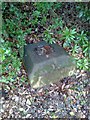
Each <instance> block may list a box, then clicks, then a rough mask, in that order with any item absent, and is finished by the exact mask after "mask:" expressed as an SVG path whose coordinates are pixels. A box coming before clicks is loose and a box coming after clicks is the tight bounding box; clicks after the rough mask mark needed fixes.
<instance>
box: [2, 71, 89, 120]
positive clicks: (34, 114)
mask: <svg viewBox="0 0 90 120" xmlns="http://www.w3.org/2000/svg"><path fill="white" fill-rule="evenodd" d="M88 77H89V74H88V73H85V72H83V71H81V72H80V71H77V72H76V73H75V75H73V76H72V77H67V78H64V79H63V80H61V81H59V82H57V83H55V84H51V85H49V86H44V87H42V88H38V89H33V88H31V87H30V85H28V84H27V83H25V82H24V83H22V84H21V83H19V81H16V83H15V84H13V83H10V84H8V85H5V84H3V87H4V88H6V91H3V94H2V97H1V98H0V103H1V109H0V113H1V115H0V117H1V118H3V119H4V120H5V119H7V118H44V117H45V118H88V119H89V118H90V116H89V112H90V111H89V101H88V98H89V87H90V84H89V81H90V79H89V78H88Z"/></svg>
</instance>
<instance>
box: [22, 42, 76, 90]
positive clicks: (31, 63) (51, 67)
mask: <svg viewBox="0 0 90 120" xmlns="http://www.w3.org/2000/svg"><path fill="white" fill-rule="evenodd" d="M45 45H49V44H48V43H46V42H44V41H41V42H38V43H34V44H28V45H26V46H25V49H24V64H25V67H26V70H27V73H28V78H29V82H30V84H31V86H32V87H33V88H38V87H42V86H44V85H48V84H50V83H54V82H57V81H59V80H60V79H62V78H64V77H67V76H69V75H71V73H73V71H74V70H75V62H74V60H73V58H71V57H70V56H69V55H68V54H67V53H66V52H65V50H64V49H63V48H62V47H60V46H59V45H56V44H52V45H50V46H51V47H52V48H53V50H54V51H53V52H52V53H50V54H49V55H48V57H46V56H45V55H38V54H37V53H36V52H35V48H37V47H38V46H45Z"/></svg>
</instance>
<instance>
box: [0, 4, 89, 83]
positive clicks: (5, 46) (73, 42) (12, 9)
mask: <svg viewBox="0 0 90 120" xmlns="http://www.w3.org/2000/svg"><path fill="white" fill-rule="evenodd" d="M65 4H66V3H52V2H51V3H48V2H46V3H39V2H37V3H28V4H27V3H2V38H1V47H0V54H1V56H0V57H1V64H2V80H1V81H2V82H12V81H15V80H16V79H17V76H18V73H19V72H20V69H21V66H22V56H23V49H22V48H23V46H24V45H25V44H26V41H25V37H26V36H27V35H31V34H32V33H33V32H34V36H36V38H37V36H38V35H41V36H42V38H43V40H45V41H47V42H49V43H51V44H52V43H57V42H61V43H62V46H63V47H64V49H66V50H67V51H68V52H69V53H70V54H71V55H72V56H74V58H75V60H76V62H77V68H79V69H83V70H85V71H90V67H89V65H90V60H89V51H90V50H89V47H90V43H89V38H90V36H89V31H88V29H86V28H85V27H81V28H80V29H77V25H76V26H75V25H73V24H71V23H69V22H68V23H67V22H66V21H68V18H67V16H65V14H66V13H65V12H64V13H63V14H64V16H65V17H66V18H65V19H66V21H65V19H64V17H63V14H61V13H59V12H60V11H59V10H61V11H62V9H63V8H64V7H65ZM70 5H72V4H71V3H69V4H68V7H70ZM88 7H89V6H88V4H84V3H80V4H79V3H78V4H75V10H76V18H75V19H77V18H78V19H79V20H78V21H79V22H80V21H81V22H82V23H83V24H84V23H86V24H89V20H90V10H89V8H88ZM65 9H67V8H64V10H65ZM70 11H71V9H69V10H68V11H66V12H67V14H71V13H70ZM72 21H73V22H74V20H72ZM81 22H80V23H81ZM70 24H71V25H70ZM86 24H85V25H86ZM78 25H79V23H78ZM19 51H21V52H19ZM22 80H24V78H23V77H22Z"/></svg>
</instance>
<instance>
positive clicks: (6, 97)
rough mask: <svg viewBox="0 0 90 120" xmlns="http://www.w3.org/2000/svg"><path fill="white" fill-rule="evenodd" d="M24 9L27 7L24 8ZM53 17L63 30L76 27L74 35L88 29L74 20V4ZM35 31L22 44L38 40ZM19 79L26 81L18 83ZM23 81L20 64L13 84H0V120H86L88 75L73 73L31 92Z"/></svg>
mask: <svg viewBox="0 0 90 120" xmlns="http://www.w3.org/2000/svg"><path fill="white" fill-rule="evenodd" d="M22 8H23V7H22ZM24 8H25V9H27V6H24ZM71 8H72V9H71ZM68 9H69V12H68ZM72 13H73V14H72ZM57 14H61V15H62V18H63V20H64V22H65V26H67V27H70V28H72V24H73V26H77V31H79V30H81V29H82V30H83V29H85V30H88V29H89V26H88V24H87V23H83V22H82V21H80V19H79V18H78V17H77V12H76V10H75V5H74V4H71V6H69V5H68V4H66V5H64V6H63V9H60V10H59V11H57ZM66 18H67V19H66ZM49 24H50V23H49ZM47 26H48V22H47ZM39 30H41V31H39ZM37 31H38V33H37V34H36V32H35V31H34V30H33V32H32V33H31V34H30V35H27V36H26V43H33V42H38V41H40V40H42V36H41V35H42V34H41V33H42V31H43V28H42V26H38V28H37ZM57 43H58V44H59V45H62V42H60V41H57ZM66 51H67V52H69V53H70V51H69V49H66ZM22 76H24V78H25V79H26V81H23V82H21V81H20V78H21V77H22ZM27 79H28V78H27V73H26V71H25V69H24V67H23V64H22V67H21V70H20V73H19V74H18V77H17V79H16V81H15V82H13V83H12V82H10V83H8V84H5V83H0V88H1V89H2V90H1V89H0V120H1V119H3V120H7V118H16V119H17V118H36V119H37V118H66V119H68V118H86V119H90V114H89V113H90V106H89V97H90V95H89V92H90V73H89V72H87V71H83V70H78V69H77V71H76V72H75V73H74V75H73V76H71V77H67V78H64V79H62V80H60V81H59V82H57V83H54V84H50V85H47V86H44V87H41V88H38V89H33V88H31V86H30V84H28V82H27Z"/></svg>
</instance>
